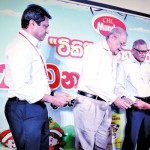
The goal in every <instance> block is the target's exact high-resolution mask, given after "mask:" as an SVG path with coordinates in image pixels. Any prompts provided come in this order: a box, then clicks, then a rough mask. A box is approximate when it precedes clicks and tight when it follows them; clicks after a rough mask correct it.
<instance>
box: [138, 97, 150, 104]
mask: <svg viewBox="0 0 150 150" xmlns="http://www.w3.org/2000/svg"><path fill="white" fill-rule="evenodd" d="M135 97H136V98H138V99H140V100H142V101H144V102H147V103H149V104H150V96H149V97H138V96H135Z"/></svg>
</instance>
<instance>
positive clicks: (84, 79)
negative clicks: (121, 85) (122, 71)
mask: <svg viewBox="0 0 150 150" xmlns="http://www.w3.org/2000/svg"><path fill="white" fill-rule="evenodd" d="M116 68H117V58H116V56H114V55H112V53H111V51H110V49H109V46H108V44H107V42H106V40H104V41H103V42H98V43H94V44H93V45H92V46H91V47H88V48H86V49H85V50H84V56H83V69H82V71H81V74H80V79H79V82H78V90H81V91H85V92H88V93H91V94H95V95H98V96H99V97H101V98H103V99H104V100H105V101H106V102H108V103H109V104H111V103H112V102H113V101H115V100H116V98H117V96H116V95H115V94H114V88H115V83H116V81H115V80H116Z"/></svg>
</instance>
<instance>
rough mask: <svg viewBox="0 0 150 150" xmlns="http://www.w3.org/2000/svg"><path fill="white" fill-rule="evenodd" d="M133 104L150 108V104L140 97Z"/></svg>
mask: <svg viewBox="0 0 150 150" xmlns="http://www.w3.org/2000/svg"><path fill="white" fill-rule="evenodd" d="M133 106H134V107H136V108H138V109H149V110H150V104H148V103H146V102H144V101H142V100H140V99H137V100H136V104H134V105H133Z"/></svg>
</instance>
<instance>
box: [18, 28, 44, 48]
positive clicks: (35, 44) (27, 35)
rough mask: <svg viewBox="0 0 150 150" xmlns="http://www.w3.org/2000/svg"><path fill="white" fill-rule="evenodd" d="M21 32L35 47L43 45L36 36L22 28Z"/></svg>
mask: <svg viewBox="0 0 150 150" xmlns="http://www.w3.org/2000/svg"><path fill="white" fill-rule="evenodd" d="M20 33H22V34H23V35H24V36H25V37H26V38H27V39H28V40H29V41H30V42H31V43H32V44H33V46H35V47H39V46H40V45H41V42H40V41H39V40H37V39H36V38H35V37H34V36H32V35H31V34H29V33H28V32H26V31H25V30H21V31H20Z"/></svg>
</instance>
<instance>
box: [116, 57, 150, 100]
mask: <svg viewBox="0 0 150 150" xmlns="http://www.w3.org/2000/svg"><path fill="white" fill-rule="evenodd" d="M115 93H116V94H117V95H118V96H120V97H121V96H126V97H128V98H130V99H131V100H133V101H135V100H136V98H135V96H138V97H148V96H150V64H149V63H148V62H143V63H139V62H138V61H137V60H136V59H135V58H134V57H133V56H131V57H130V58H129V59H127V60H125V61H123V62H121V63H120V65H119V68H118V73H117V85H116V88H115Z"/></svg>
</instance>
